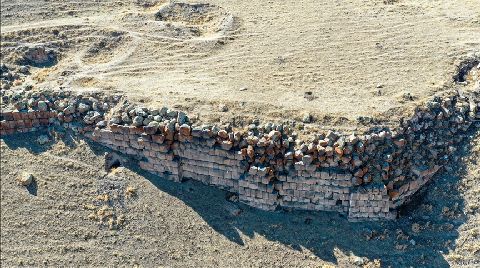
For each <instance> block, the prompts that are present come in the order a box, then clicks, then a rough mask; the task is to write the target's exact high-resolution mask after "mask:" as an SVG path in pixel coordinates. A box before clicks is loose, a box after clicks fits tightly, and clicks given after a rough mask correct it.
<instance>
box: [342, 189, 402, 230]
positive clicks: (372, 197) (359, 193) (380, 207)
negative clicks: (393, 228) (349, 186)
mask: <svg viewBox="0 0 480 268" xmlns="http://www.w3.org/2000/svg"><path fill="white" fill-rule="evenodd" d="M390 207H391V201H390V199H389V196H388V194H387V188H386V187H385V186H384V185H380V186H375V185H371V186H368V187H358V188H357V189H355V190H354V191H352V193H351V194H350V207H349V211H348V218H349V219H350V220H353V221H354V220H362V219H369V220H378V219H385V218H386V219H389V218H395V216H396V215H395V214H393V213H392V211H390Z"/></svg>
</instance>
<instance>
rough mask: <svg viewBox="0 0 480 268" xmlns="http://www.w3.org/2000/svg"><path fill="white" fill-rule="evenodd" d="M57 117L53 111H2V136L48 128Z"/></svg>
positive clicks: (0, 118)
mask: <svg viewBox="0 0 480 268" xmlns="http://www.w3.org/2000/svg"><path fill="white" fill-rule="evenodd" d="M56 117H57V113H56V112H53V111H25V112H20V111H10V110H2V112H1V114H0V134H1V135H10V134H14V133H24V132H31V131H36V130H38V129H39V128H41V127H45V126H48V125H49V124H50V123H52V122H53V120H54V119H55V118H56Z"/></svg>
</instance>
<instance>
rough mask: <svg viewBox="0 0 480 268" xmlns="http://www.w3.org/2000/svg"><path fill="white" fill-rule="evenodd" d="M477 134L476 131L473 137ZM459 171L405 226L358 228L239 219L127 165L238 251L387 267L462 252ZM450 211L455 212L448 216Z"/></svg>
mask: <svg viewBox="0 0 480 268" xmlns="http://www.w3.org/2000/svg"><path fill="white" fill-rule="evenodd" d="M477 131H478V128H475V127H474V129H472V130H471V131H470V133H469V134H470V135H469V137H473V134H475V133H476V132H477ZM34 135H37V136H38V134H19V135H14V136H7V137H2V139H4V141H5V143H6V144H7V146H9V147H10V148H12V149H16V148H27V149H28V150H30V151H31V152H32V153H36V154H38V153H40V152H43V151H46V150H48V149H49V148H50V147H51V145H50V146H49V145H43V146H38V145H37V144H36V142H35V139H33V138H32V137H34ZM64 138H65V140H66V141H67V142H73V141H74V140H75V138H74V136H73V135H70V134H67V135H65V136H64ZM470 143H471V139H467V140H466V141H465V142H464V143H463V144H460V145H459V146H458V148H459V149H463V150H460V152H459V153H460V154H462V155H466V154H469V152H470V150H471V145H470ZM71 144H72V146H74V143H71ZM87 144H88V145H89V146H90V148H91V149H92V150H93V151H94V152H95V154H97V155H103V154H104V153H105V152H108V151H110V149H108V148H106V147H104V146H101V145H99V144H96V143H93V142H91V141H89V140H87ZM452 166H453V167H456V169H457V170H458V172H457V174H456V175H454V174H450V173H448V172H446V171H445V170H442V171H440V172H439V174H437V175H436V176H435V177H434V178H433V179H432V182H431V183H429V184H428V185H426V186H425V187H424V189H423V190H422V192H421V193H418V194H416V195H415V198H414V199H413V200H412V202H411V203H409V205H406V206H404V207H403V208H401V210H400V218H399V219H398V220H396V221H383V222H358V223H352V222H348V221H347V219H346V217H345V216H342V215H339V214H338V213H336V212H309V211H277V212H265V211H261V210H257V209H254V208H251V207H248V206H246V205H242V204H239V203H233V206H237V207H238V208H239V209H241V210H242V213H240V214H239V215H237V216H235V215H233V214H232V213H231V210H229V209H228V208H229V207H230V208H231V207H232V202H230V201H228V200H227V196H228V193H227V192H225V191H222V190H219V189H216V188H213V187H210V186H206V185H203V184H202V183H200V182H197V181H193V180H189V181H186V182H184V183H175V182H171V181H168V180H165V179H163V178H161V177H159V176H156V175H153V174H150V173H148V172H146V171H144V170H142V169H140V168H139V166H138V164H137V161H135V160H132V161H130V162H129V163H127V164H126V165H125V167H126V168H129V169H131V170H132V171H134V172H135V173H137V174H139V175H141V176H143V177H144V178H146V179H147V180H149V181H150V182H151V183H152V184H153V185H155V186H156V187H157V188H158V189H159V190H161V191H163V192H165V193H168V194H170V195H172V196H174V197H176V198H178V199H180V200H182V201H183V202H184V203H185V204H186V205H188V206H190V207H191V208H192V209H193V210H195V211H196V212H197V213H198V215H200V216H201V217H202V218H203V219H204V220H205V222H206V223H208V224H209V225H210V226H211V227H212V228H213V229H214V230H215V231H216V232H217V233H219V234H221V235H223V236H224V237H226V238H227V239H229V240H230V241H232V242H234V243H237V244H238V245H245V244H247V243H248V242H246V240H245V239H244V238H245V237H250V238H252V237H254V236H257V235H260V236H263V237H265V238H266V239H268V240H270V241H276V242H279V243H282V244H284V245H286V246H288V247H291V248H293V249H296V250H299V251H303V250H304V249H308V250H310V251H311V252H313V253H314V254H315V255H316V256H318V257H319V258H321V259H322V260H325V261H329V262H333V263H337V256H336V255H335V252H336V251H337V250H341V251H342V252H343V253H344V254H347V255H348V254H350V253H351V254H354V255H356V256H360V257H367V258H369V259H381V261H382V267H383V266H385V267H387V266H392V267H410V266H412V267H449V264H448V263H447V261H446V260H445V259H444V257H443V255H442V254H443V253H446V252H448V251H449V250H451V249H453V248H455V244H454V242H455V240H456V239H457V238H458V235H459V234H458V228H459V227H460V226H461V225H462V224H463V223H464V222H465V221H466V216H465V215H464V214H463V213H462V211H463V208H464V200H463V199H462V197H461V194H460V193H459V188H458V181H459V179H460V178H461V177H462V176H465V167H464V164H463V163H462V162H461V161H459V162H458V163H452ZM445 207H447V208H449V211H450V212H452V211H453V214H452V213H445V211H444V210H445ZM417 226H419V227H418V228H417ZM452 241H453V242H452ZM278 254H282V252H279V253H278Z"/></svg>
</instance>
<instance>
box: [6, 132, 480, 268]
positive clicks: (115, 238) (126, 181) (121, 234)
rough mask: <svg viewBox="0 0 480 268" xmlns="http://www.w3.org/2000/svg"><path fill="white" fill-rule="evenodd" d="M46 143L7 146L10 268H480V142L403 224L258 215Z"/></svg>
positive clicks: (68, 143) (62, 139) (22, 139)
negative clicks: (30, 179) (25, 182)
mask: <svg viewBox="0 0 480 268" xmlns="http://www.w3.org/2000/svg"><path fill="white" fill-rule="evenodd" d="M60 133H61V132H60ZM42 134H45V133H31V134H23V135H15V136H10V137H4V138H3V139H2V140H1V156H2V157H1V180H0V182H1V258H0V261H1V266H2V267H16V266H22V265H24V266H43V265H45V266H57V267H58V266H90V267H105V266H110V267H113V266H119V265H120V266H135V265H138V266H141V267H158V266H159V265H160V266H162V265H163V266H166V267H332V266H335V265H338V266H339V267H357V266H359V267H362V266H363V267H448V266H453V267H478V265H480V200H479V198H478V196H479V195H480V187H479V183H478V182H479V179H480V162H479V159H480V133H477V134H475V135H473V133H472V136H471V139H470V141H469V142H468V143H467V144H464V146H463V148H464V150H463V152H462V154H463V155H464V157H463V159H462V161H461V162H459V163H452V165H451V169H452V171H451V172H450V173H447V172H442V174H440V175H438V176H436V177H435V179H434V180H433V181H434V182H433V183H432V184H430V185H429V186H428V187H427V188H426V190H425V193H424V194H422V195H419V197H418V200H414V202H413V203H412V205H411V206H409V207H406V208H404V209H403V210H402V213H401V217H400V218H399V219H398V220H397V221H392V222H365V223H350V222H348V221H347V220H346V219H345V218H344V217H342V216H340V215H337V214H336V213H327V212H318V213H312V212H301V211H294V212H285V211H280V212H264V211H259V210H256V209H253V208H249V207H245V206H243V205H240V204H238V203H234V202H231V201H229V198H228V196H226V193H225V192H223V191H221V190H218V189H214V188H211V187H208V186H205V185H202V184H200V183H197V182H193V181H187V182H184V183H181V184H178V183H174V182H169V181H167V180H164V179H162V178H159V177H156V176H153V175H150V174H148V173H145V172H142V171H141V170H140V169H138V168H137V167H136V166H135V164H132V163H134V161H130V162H129V163H131V164H129V165H127V166H125V167H118V168H115V169H113V170H111V171H109V172H106V171H105V170H104V167H103V162H104V160H103V159H104V157H103V155H104V153H105V152H106V151H107V150H106V149H105V148H103V147H99V146H96V145H94V144H90V143H87V142H85V141H83V140H77V139H75V138H74V137H72V136H70V135H69V134H68V133H66V134H63V135H60V136H58V137H57V138H56V139H53V138H52V141H51V142H49V143H47V144H45V145H39V144H38V143H37V142H36V139H37V138H38V137H39V136H40V135H42ZM23 172H31V173H32V174H33V176H34V183H33V184H32V185H31V186H29V187H27V188H25V187H24V186H19V185H18V184H17V178H18V177H19V176H21V175H22V173H23ZM239 210H240V211H239ZM232 212H233V213H232ZM238 213H239V214H238Z"/></svg>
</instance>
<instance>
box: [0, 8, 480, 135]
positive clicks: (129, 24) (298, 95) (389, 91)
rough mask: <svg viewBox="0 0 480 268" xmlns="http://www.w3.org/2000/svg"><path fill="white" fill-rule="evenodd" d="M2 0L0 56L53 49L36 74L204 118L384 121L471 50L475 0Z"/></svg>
mask: <svg viewBox="0 0 480 268" xmlns="http://www.w3.org/2000/svg"><path fill="white" fill-rule="evenodd" d="M198 3H199V4H198ZM1 4H2V7H1V9H2V10H1V11H2V12H1V13H2V14H1V18H2V54H4V55H5V60H7V61H9V60H14V59H15V57H18V54H19V53H20V52H21V51H22V48H24V47H28V46H35V45H44V46H46V47H47V48H51V49H53V50H55V51H56V52H57V53H58V60H57V61H56V62H54V63H53V62H52V63H51V64H50V65H49V66H47V67H49V68H42V69H33V70H32V72H33V73H34V75H35V76H36V79H35V81H34V82H33V83H34V84H35V85H36V86H40V85H39V84H38V81H45V82H46V84H47V85H48V86H63V87H74V88H79V89H86V90H88V89H93V88H96V89H98V88H100V89H102V90H110V91H119V92H122V93H126V94H127V95H129V96H130V97H131V98H132V99H137V100H139V101H142V102H144V103H146V104H148V105H156V106H158V105H168V106H170V107H172V106H173V107H176V108H179V109H184V110H188V111H189V112H190V113H191V114H193V115H198V117H199V118H200V119H201V120H202V121H212V122H218V121H224V122H226V121H228V122H236V123H238V124H242V123H248V122H246V121H248V120H250V119H252V118H253V117H259V118H261V119H264V118H265V119H268V120H274V121H279V120H281V119H301V118H302V116H303V115H304V113H306V112H310V113H311V114H312V115H313V120H314V122H316V123H318V124H321V126H325V127H330V126H334V127H335V128H341V127H344V128H347V129H349V128H354V127H356V124H357V119H358V117H359V116H368V117H373V118H376V119H378V120H384V121H392V120H394V119H396V118H398V117H399V116H401V115H404V114H405V113H406V112H408V111H410V110H411V108H412V107H414V106H415V105H417V104H418V103H419V102H421V101H423V100H425V99H426V98H428V97H430V96H432V95H433V94H434V93H436V92H439V91H442V90H443V89H444V87H445V85H448V84H449V83H451V82H452V76H453V74H454V72H455V69H456V66H457V65H458V64H459V63H460V62H461V61H462V60H463V59H465V58H466V57H468V56H469V55H471V54H472V53H479V52H480V5H479V3H478V0H462V1H449V0H436V1H419V0H367V1H365V0H340V1H339V0H301V1H298V0H287V1H264V0H251V1H237V0H208V1H200V2H197V4H195V2H193V1H188V0H186V1H183V2H182V1H174V2H169V1H167V0H136V1H121V0H120V1H111V0H104V1H77V0H75V1H73V0H68V1H64V0H62V1H59V0H50V1H44V0H31V1H22V0H1ZM20 54H21V53H20ZM43 67H45V66H43ZM306 92H310V93H311V94H307V97H305V96H306V95H305V94H306ZM405 96H407V97H405ZM219 106H221V108H219Z"/></svg>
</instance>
